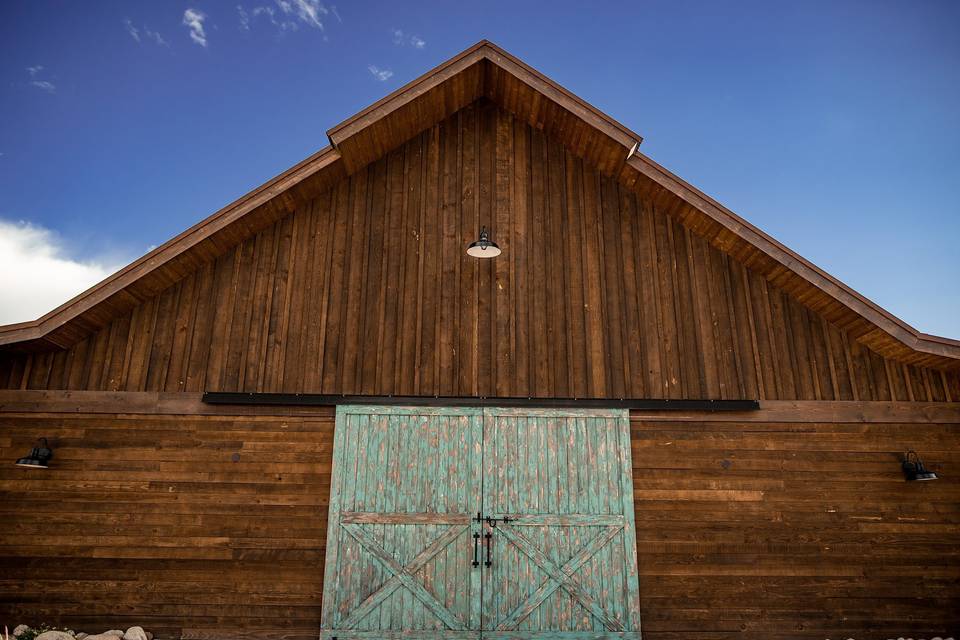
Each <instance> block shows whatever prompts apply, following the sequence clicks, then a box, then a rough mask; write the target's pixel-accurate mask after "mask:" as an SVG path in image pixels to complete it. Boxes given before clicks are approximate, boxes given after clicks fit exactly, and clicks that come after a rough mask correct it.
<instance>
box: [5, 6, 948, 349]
mask: <svg viewBox="0 0 960 640" xmlns="http://www.w3.org/2000/svg"><path fill="white" fill-rule="evenodd" d="M481 38H488V39H490V40H492V41H494V42H496V43H497V44H499V45H501V46H503V47H504V48H506V49H507V50H508V51H510V52H511V53H513V54H515V55H517V56H519V57H520V58H522V59H523V60H525V61H526V62H528V63H529V64H531V65H532V66H534V67H536V68H537V69H539V70H540V71H542V72H544V73H546V74H547V75H548V76H550V77H551V78H553V79H554V80H556V81H558V82H559V83H560V84H562V85H564V86H566V87H567V88H568V89H570V90H571V91H573V92H574V93H576V94H578V95H580V96H582V97H583V98H584V99H586V100H588V101H589V102H591V103H593V104H595V105H596V106H597V107H598V108H600V109H602V110H603V111H605V112H607V113H609V114H610V115H612V116H613V117H615V118H617V119H618V120H620V121H621V122H623V123H624V124H626V125H627V126H629V127H630V128H632V129H633V130H635V131H637V132H638V133H640V134H641V135H643V136H644V138H645V140H644V143H643V145H641V151H643V152H644V153H646V154H647V155H649V156H651V157H652V158H653V159H654V160H656V161H658V162H660V163H661V164H663V165H665V166H666V167H667V168H668V169H670V170H671V171H673V172H675V173H677V174H678V175H680V176H681V177H683V178H684V179H686V180H688V181H690V182H692V183H693V184H695V185H696V186H698V187H699V188H701V189H703V190H704V191H706V192H707V193H708V194H710V195H712V196H713V197H715V198H716V199H718V200H719V201H720V202H722V203H724V204H725V205H727V206H728V207H730V208H731V209H733V210H734V211H736V212H737V213H739V214H740V215H742V216H744V217H745V218H747V219H748V220H750V221H751V222H753V223H754V224H756V225H757V226H759V227H760V228H761V229H763V230H765V231H766V232H768V233H770V234H771V235H773V236H774V237H775V238H777V239H778V240H780V241H781V242H783V243H784V244H786V245H787V246H789V247H790V248H792V249H794V250H795V251H797V252H799V253H800V254H801V255H803V256H805V257H806V258H808V259H810V260H812V261H813V262H814V263H816V264H817V265H819V266H820V267H822V268H824V269H826V270H827V271H828V272H830V273H832V274H834V275H835V276H837V277H838V278H840V279H841V280H843V281H844V282H846V283H847V284H849V285H851V286H852V287H854V288H855V289H857V290H858V291H860V292H861V293H863V294H864V295H866V296H867V297H869V298H871V299H872V300H874V301H876V302H877V303H879V304H880V305H881V306H884V307H885V308H887V309H888V310H890V311H891V312H893V313H894V314H895V315H897V316H899V317H901V318H903V319H904V320H906V321H907V322H909V323H910V324H912V325H914V326H915V327H917V328H919V329H920V330H922V331H927V332H930V333H935V334H940V335H947V336H949V337H954V338H960V284H958V282H960V257H958V248H960V204H958V203H960V117H958V114H960V71H958V69H960V3H957V2H925V1H917V2H907V1H903V2H883V1H871V2H799V3H786V2H676V1H673V2H644V1H638V2H624V3H612V4H602V3H583V2H551V3H536V4H534V3H529V4H527V3H522V2H517V1H512V2H483V3H454V2H443V3H441V2H437V3H408V2H365V3H361V2H357V3H344V4H342V5H340V4H336V5H334V4H321V3H320V2H319V1H318V0H231V1H229V2H213V1H201V0H186V1H181V0H163V1H157V2H151V3H146V2H143V3H137V2H127V1H124V2H119V1H118V2H107V1H103V2H94V1H90V2H62V1H54V2H47V1H39V0H38V1H31V2H26V1H15V0H8V1H6V2H3V3H2V4H0V43H2V44H0V52H2V55H0V79H2V82H0V92H2V93H0V115H2V118H0V154H2V155H0V274H4V275H0V278H2V279H0V321H13V320H15V319H19V320H23V319H28V317H20V316H23V315H24V314H27V316H29V317H30V318H32V317H35V316H37V315H39V314H40V313H42V312H43V311H45V310H48V309H49V308H52V307H53V306H56V304H58V303H59V302H61V301H63V300H65V299H66V298H67V297H69V296H70V295H73V294H74V293H76V292H77V291H71V292H69V293H68V290H69V289H70V287H71V286H72V287H77V286H80V285H79V283H81V282H83V283H84V284H85V285H86V284H90V283H91V282H86V280H91V279H96V278H99V277H101V276H102V275H103V274H105V273H106V272H108V271H109V270H110V269H112V268H114V267H116V266H120V265H122V264H124V263H125V262H128V261H129V260H131V259H133V258H136V257H138V256H139V255H142V254H143V253H144V252H145V251H146V250H147V249H148V248H150V247H152V246H155V245H158V244H161V243H162V242H164V241H165V240H167V239H169V238H170V237H172V236H174V235H176V234H177V233H179V232H180V231H182V230H183V229H185V228H187V227H188V226H190V225H192V224H193V223H195V222H196V221H198V220H200V219H202V218H204V217H206V216H207V215H209V214H210V213H212V212H213V211H215V210H216V209H218V208H220V207H221V206H223V205H224V204H227V203H228V202H230V201H232V200H234V199H235V198H237V197H238V196H240V195H242V194H243V193H245V192H246V191H248V190H250V189H252V188H254V187H256V186H258V185H259V184H261V183H262V182H264V181H265V180H267V179H269V178H270V177H272V176H274V175H276V174H277V173H279V172H281V171H283V170H284V169H286V168H287V167H289V166H290V165H292V164H294V163H296V162H298V161H299V160H301V159H303V158H304V157H306V156H307V155H309V154H311V153H313V152H314V151H316V150H317V149H319V148H321V147H323V146H325V145H326V143H327V140H326V135H325V131H326V130H327V129H328V128H330V127H331V126H333V125H335V124H337V123H338V122H340V121H341V120H343V119H344V118H346V117H348V116H350V115H352V114H353V113H355V112H356V111H358V110H359V109H361V108H363V107H364V106H366V105H367V104H369V103H371V102H373V101H375V100H377V99H379V98H380V97H382V96H383V95H385V94H386V93H388V92H389V91H392V90H393V89H395V88H397V87H399V86H401V85H402V84H404V83H406V82H407V81H409V80H411V79H413V78H414V77H416V76H418V75H420V74H421V73H423V72H425V71H427V70H428V69H430V68H431V67H433V66H435V65H436V64H438V63H440V62H442V61H443V60H445V59H447V58H449V57H450V56H452V55H454V54H456V53H458V52H459V51H461V50H462V49H464V48H466V47H468V46H470V45H471V44H473V43H475V42H476V41H477V40H480V39H481ZM4 255H6V258H4V257H3V256H4ZM68 273H69V274H71V275H70V276H69V277H68V276H62V277H61V274H68ZM27 274H29V275H30V276H31V279H30V281H29V282H28V281H27V280H26V278H25V277H24V276H25V275H27ZM85 279H86V280H85ZM25 283H26V284H25ZM58 287H59V288H58ZM61 289H63V290H62V291H61ZM27 298H30V300H29V303H28V302H27V301H26V300H27ZM37 305H39V307H37ZM44 306H45V308H43V309H42V310H40V311H36V310H35V309H37V308H42V307H44Z"/></svg>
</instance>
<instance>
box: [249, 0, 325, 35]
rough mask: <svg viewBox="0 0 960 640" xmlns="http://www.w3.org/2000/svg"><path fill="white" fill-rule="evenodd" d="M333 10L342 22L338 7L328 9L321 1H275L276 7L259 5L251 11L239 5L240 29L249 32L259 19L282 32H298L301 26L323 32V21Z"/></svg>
mask: <svg viewBox="0 0 960 640" xmlns="http://www.w3.org/2000/svg"><path fill="white" fill-rule="evenodd" d="M331 10H332V11H333V15H334V16H336V18H337V20H338V21H340V16H339V14H337V10H336V7H331V8H330V9H327V7H326V6H324V4H323V3H322V2H320V0H274V5H258V6H255V7H252V8H251V9H250V10H247V9H246V8H245V7H243V6H242V5H237V13H239V14H240V28H241V29H243V30H244V31H249V30H250V27H251V25H252V24H254V23H255V22H256V20H257V19H258V18H262V19H264V20H267V21H268V22H269V23H270V24H271V25H273V26H274V27H276V28H277V29H279V30H281V31H296V30H297V29H298V28H300V26H301V25H306V26H308V27H310V28H312V29H320V30H321V31H322V30H323V28H324V26H323V20H324V18H325V16H327V15H328V14H329V13H330V11H331ZM341 22H342V21H341Z"/></svg>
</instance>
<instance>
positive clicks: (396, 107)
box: [0, 41, 960, 370]
mask: <svg viewBox="0 0 960 640" xmlns="http://www.w3.org/2000/svg"><path fill="white" fill-rule="evenodd" d="M484 97H485V98H488V99H490V100H492V101H494V102H496V103H497V104H499V105H500V106H501V107H502V108H504V109H506V110H507V111H509V112H510V113H512V114H513V115H514V116H515V117H517V118H519V119H521V120H523V121H525V122H527V123H529V124H530V125H531V126H534V127H535V128H537V129H541V130H543V131H545V132H546V133H548V134H550V135H552V136H554V137H556V138H557V139H558V140H559V141H560V142H561V143H562V144H563V145H564V146H565V147H566V148H568V149H569V150H570V151H571V152H572V153H574V154H575V155H577V156H579V157H581V158H584V159H585V160H587V161H590V162H591V163H593V164H594V165H596V166H597V167H598V168H599V169H600V170H601V171H602V172H603V173H606V174H608V175H613V176H616V177H617V178H618V180H619V181H620V182H622V183H623V184H625V185H627V186H630V187H631V188H633V189H634V190H636V191H638V192H643V193H644V194H645V195H649V196H652V197H654V198H656V199H657V200H658V201H661V202H662V203H663V204H664V205H666V206H665V209H666V210H667V211H668V212H669V214H670V215H672V216H674V217H676V218H677V219H678V220H679V221H680V222H681V223H682V224H683V225H684V226H686V227H687V228H689V229H691V230H692V231H693V232H694V233H696V234H698V235H700V236H701V237H703V238H705V239H707V240H708V241H709V242H710V244H712V245H713V246H714V247H717V248H718V249H720V250H721V251H724V252H725V253H727V254H728V255H730V256H731V257H733V258H734V259H736V260H738V261H740V262H742V263H743V264H744V265H745V266H747V267H748V268H750V269H752V270H755V271H756V272H757V273H759V274H761V275H762V276H763V277H765V278H766V279H767V280H768V281H770V282H772V283H773V284H775V285H777V286H779V287H781V288H783V289H784V290H785V291H786V292H788V293H789V294H791V295H792V296H794V297H795V298H796V299H797V300H798V301H800V302H801V303H802V304H804V305H806V306H807V307H808V308H810V309H812V310H813V311H815V312H817V313H820V314H822V315H823V316H824V317H825V318H826V319H827V320H829V321H830V322H832V323H834V324H835V325H836V326H837V327H838V328H840V329H842V330H844V331H847V332H849V334H850V336H851V337H852V338H853V339H855V340H856V341H857V342H859V343H861V344H863V345H864V346H866V347H868V348H870V349H871V350H873V351H875V352H876V353H878V354H880V355H882V356H885V357H889V358H893V359H896V360H898V361H900V362H903V363H905V364H912V365H918V366H928V367H934V368H937V369H941V370H956V369H960V341H957V340H952V339H948V338H942V337H938V336H932V335H929V334H925V333H922V332H920V331H918V330H916V329H915V328H913V327H911V326H910V325H908V324H907V323H905V322H903V321H902V320H900V319H899V318H896V317H895V316H894V315H892V314H890V313H889V312H887V311H885V310H884V309H882V308H880V307H879V306H877V305H876V304H874V303H873V302H871V301H869V300H868V299H866V298H865V297H863V296H862V295H860V294H858V293H857V292H855V291H854V290H852V289H851V288H850V287H848V286H846V285H844V284H843V283H841V282H840V281H838V280H836V279H835V278H833V277H832V276H830V275H829V274H827V273H826V272H824V271H823V270H821V269H819V268H818V267H816V266H815V265H813V264H811V263H810V262H809V261H807V260H805V259H804V258H802V257H801V256H799V255H797V254H796V253H794V252H792V251H790V250H789V249H787V248H786V247H784V246H783V245H782V244H780V243H778V242H777V241H776V240H774V239H773V238H771V237H770V236H768V235H766V234H765V233H763V232H762V231H760V230H759V229H757V228H756V227H754V226H753V225H751V224H749V223H748V222H746V221H745V220H743V219H742V218H740V217H739V216H737V215H736V214H734V213H733V212H732V211H730V210H729V209H726V208H725V207H723V206H722V205H720V204H719V203H717V202H716V201H715V200H713V199H712V198H710V197H709V196H707V195H706V194H704V193H703V192H701V191H699V190H698V189H696V188H695V187H693V186H691V185H690V184H688V183H686V182H684V181H683V180H682V179H680V178H679V177H677V176H675V175H673V174H672V173H670V172H669V171H667V170H666V169H664V168H663V167H661V166H660V165H658V164H657V163H655V162H654V161H653V160H651V159H649V158H648V157H646V156H644V155H643V154H640V153H638V152H637V151H636V149H637V146H638V145H639V144H640V142H641V140H642V139H641V138H640V136H639V135H637V134H635V133H633V132H632V131H630V130H629V129H627V128H626V127H624V126H623V125H622V124H620V123H618V122H617V121H615V120H613V119H612V118H610V117H609V116H607V115H605V114H603V113H602V112H600V111H598V110H597V109H595V108H594V107H592V106H590V105H589V104H588V103H586V102H585V101H583V100H581V99H580V98H577V97H576V96H574V95H573V94H571V93H570V92H568V91H566V90H565V89H563V88H562V87H560V86H559V85H557V84H556V83H554V82H553V81H551V80H550V79H548V78H546V77H545V76H543V75H542V74H540V73H539V72H537V71H535V70H533V69H531V68H530V67H528V66H527V65H525V64H524V63H522V62H521V61H520V60H518V59H516V58H514V57H513V56H511V55H510V54H508V53H507V52H505V51H503V50H502V49H500V48H499V47H497V46H496V45H494V44H492V43H490V42H487V41H481V42H479V43H478V44H476V45H474V46H473V47H471V48H469V49H467V50H466V51H464V52H463V53H461V54H460V55H458V56H456V57H454V58H452V59H451V60H449V61H447V62H445V63H444V64H442V65H440V66H439V67H437V68H435V69H433V70H432V71H430V72H428V73H427V74H425V75H423V76H421V77H420V78H418V79H416V80H414V81H413V82H411V83H409V84H407V85H406V86H404V87H402V88H400V89H398V90H397V91H395V92H394V93H392V94H390V95H389V96H387V97H385V98H384V99H382V100H380V101H378V102H377V103H374V104H373V105H371V106H370V107H368V108H366V109H364V110H363V111H361V112H359V113H358V114H357V115H355V116H353V117H351V118H349V119H347V120H345V121H344V122H343V123H341V124H339V125H337V126H336V127H333V128H332V129H330V130H329V131H328V137H329V138H330V141H331V144H332V146H330V147H327V148H325V149H322V150H321V151H319V152H317V153H316V154H314V155H313V156H311V157H310V158H307V159H306V160H304V161H303V162H301V163H299V164H297V165H295V166H294V167H292V168H291V169H289V170H287V171H285V172H284V173H282V174H280V175H279V176H277V177H276V178H274V179H272V180H270V181H269V182H267V183H265V184H264V185H262V186H261V187H259V188H257V189H255V190H254V191H251V192H250V193H248V194H247V195H245V196H243V197H242V198H240V199H239V200H237V201H235V202H234V203H232V204H230V205H228V206H227V207H225V208H223V209H221V210H220V211H218V212H216V213H214V214H213V215H212V216H210V217H209V218H207V219H206V220H204V221H202V222H200V223H198V224H197V225H195V226H193V227H191V228H190V229H188V230H187V231H185V232H183V233H182V234H180V235H178V236H177V237H175V238H173V239H172V240H170V241H168V242H167V243H165V244H163V245H162V246H160V247H158V248H157V249H155V250H153V251H151V252H150V253H148V254H147V255H145V256H144V257H142V258H141V259H139V260H137V261H135V262H134V263H132V264H130V265H129V266H127V267H125V268H124V269H122V270H120V271H119V272H117V273H116V274H114V275H112V276H110V277H109V278H107V279H106V280H104V281H103V282H101V283H100V284H98V285H96V286H94V287H92V288H91V289H89V290H87V291H86V292H84V293H82V294H80V295H79V296H77V297H75V298H74V299H72V300H70V301H69V302H67V303H65V304H64V305H61V306H60V307H58V308H57V309H55V310H53V311H51V312H50V313H48V314H46V315H44V316H42V317H41V318H39V319H38V320H35V321H31V322H23V323H19V324H13V325H7V326H5V327H0V349H3V350H5V351H19V352H35V351H44V350H49V349H61V348H67V347H69V346H71V345H73V344H76V343H77V342H79V341H80V340H82V339H83V338H84V337H85V336H87V335H89V334H90V333H91V332H93V331H95V330H96V329H99V328H102V327H104V326H106V325H107V324H108V323H109V322H110V320H112V319H113V318H115V317H117V316H119V315H121V314H123V313H124V312H126V311H129V310H130V309H131V308H133V307H134V306H135V305H137V304H139V303H141V302H143V301H145V300H147V299H149V298H150V297H152V296H154V295H156V294H158V293H160V292H161V291H163V290H164V289H166V288H167V287H169V286H171V285H173V284H175V283H176V282H178V281H179V280H181V279H182V278H183V277H185V276H186V275H187V274H188V273H190V272H191V271H193V270H195V269H196V268H197V267H198V266H199V265H201V264H204V263H206V262H209V261H211V260H213V259H215V258H217V257H218V256H220V255H222V254H223V253H225V252H226V251H227V250H229V249H230V248H232V247H233V246H236V245H237V244H238V243H239V242H241V241H243V240H245V239H247V238H249V237H251V236H253V235H254V234H255V233H257V232H258V231H260V230H262V229H264V228H265V227H267V226H268V225H269V224H271V223H273V222H276V221H277V220H279V219H280V218H282V217H284V216H285V215H287V214H288V213H290V212H292V211H293V210H295V209H296V207H297V205H298V204H299V203H302V202H305V201H307V200H309V199H310V198H312V197H314V196H316V195H317V194H319V193H322V192H323V191H324V190H325V189H327V188H328V187H330V186H332V185H333V184H334V183H335V182H336V181H337V180H339V179H341V178H344V177H346V176H348V175H350V174H352V173H354V172H355V171H357V170H358V169H360V168H362V167H364V166H366V165H367V164H369V163H370V162H372V161H374V160H376V159H377V158H379V157H381V156H382V155H384V154H385V153H386V152H388V151H390V150H391V149H393V148H395V147H396V146H397V145H399V144H402V143H403V142H404V141H405V140H408V139H410V138H411V137H413V136H415V135H416V134H418V133H420V132H422V131H424V130H425V129H427V128H429V127H430V126H432V125H433V124H435V123H436V122H438V121H440V120H442V119H443V118H445V117H447V116H449V115H450V114H452V113H454V112H456V111H457V110H459V109H461V108H463V107H464V106H467V105H468V104H470V103H472V102H474V101H476V100H477V99H479V98H484Z"/></svg>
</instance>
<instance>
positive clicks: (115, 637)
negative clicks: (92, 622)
mask: <svg viewBox="0 0 960 640" xmlns="http://www.w3.org/2000/svg"><path fill="white" fill-rule="evenodd" d="M122 637H123V631H104V632H103V633H98V634H97V635H95V636H87V637H86V638H84V639H83V640H119V639H120V638H122Z"/></svg>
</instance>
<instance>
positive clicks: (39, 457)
mask: <svg viewBox="0 0 960 640" xmlns="http://www.w3.org/2000/svg"><path fill="white" fill-rule="evenodd" d="M41 442H42V443H43V446H37V447H34V448H33V450H32V451H31V452H30V455H28V456H27V457H25V458H20V459H19V460H17V466H18V467H27V468H28V469H46V468H47V462H48V461H49V460H50V458H52V457H53V450H52V449H50V445H49V444H47V439H46V438H40V439H39V440H38V441H37V444H38V445H39V444H40V443H41Z"/></svg>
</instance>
